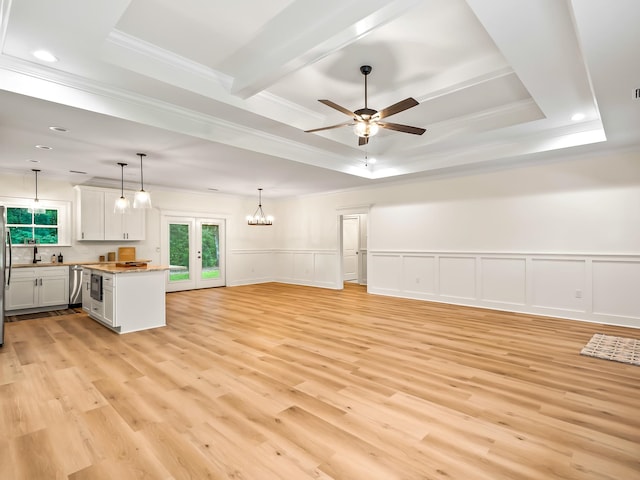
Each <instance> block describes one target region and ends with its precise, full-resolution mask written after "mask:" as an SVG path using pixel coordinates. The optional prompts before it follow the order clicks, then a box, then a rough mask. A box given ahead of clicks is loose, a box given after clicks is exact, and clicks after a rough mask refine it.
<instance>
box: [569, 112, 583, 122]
mask: <svg viewBox="0 0 640 480" xmlns="http://www.w3.org/2000/svg"><path fill="white" fill-rule="evenodd" d="M584 118H585V114H584V113H574V114H573V116H572V117H571V120H572V121H574V122H579V121H580V120H584Z"/></svg>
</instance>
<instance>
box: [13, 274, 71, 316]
mask: <svg viewBox="0 0 640 480" xmlns="http://www.w3.org/2000/svg"><path fill="white" fill-rule="evenodd" d="M68 304H69V267H33V268H14V269H13V270H12V272H11V284H10V285H9V288H8V289H7V290H6V297H5V309H6V310H7V311H13V310H26V309H46V308H45V307H51V308H56V307H57V308H66V306H67V305H68Z"/></svg>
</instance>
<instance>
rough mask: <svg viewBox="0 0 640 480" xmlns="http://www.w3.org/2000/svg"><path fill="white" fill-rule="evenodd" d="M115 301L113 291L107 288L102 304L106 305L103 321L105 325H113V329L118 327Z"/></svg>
mask: <svg viewBox="0 0 640 480" xmlns="http://www.w3.org/2000/svg"><path fill="white" fill-rule="evenodd" d="M114 301H115V298H114V295H113V289H111V288H105V289H104V294H103V299H102V303H103V304H104V313H103V319H104V322H105V323H107V324H109V325H111V326H112V327H115V326H116V325H117V324H116V318H115V308H114V307H115V304H114Z"/></svg>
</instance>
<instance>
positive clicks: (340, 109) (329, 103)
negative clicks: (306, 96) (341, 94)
mask: <svg viewBox="0 0 640 480" xmlns="http://www.w3.org/2000/svg"><path fill="white" fill-rule="evenodd" d="M318 101H319V102H320V103H324V104H325V105H326V106H327V107H331V108H335V109H336V110H338V111H339V112H342V113H344V114H345V115H349V116H350V117H353V118H357V117H358V116H357V115H356V114H355V113H353V112H352V111H351V110H347V109H346V108H344V107H341V106H340V105H338V104H337V103H333V102H332V101H331V100H318Z"/></svg>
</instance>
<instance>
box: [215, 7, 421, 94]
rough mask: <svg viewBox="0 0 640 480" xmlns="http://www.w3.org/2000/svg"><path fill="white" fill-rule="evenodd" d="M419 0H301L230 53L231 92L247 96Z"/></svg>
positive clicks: (404, 10)
mask: <svg viewBox="0 0 640 480" xmlns="http://www.w3.org/2000/svg"><path fill="white" fill-rule="evenodd" d="M419 3H420V2H419V0H394V1H389V0H350V1H345V0H325V1H323V2H308V1H301V0H298V1H296V2H294V3H292V4H291V5H290V6H289V7H287V8H286V9H284V10H283V11H282V12H281V13H280V14H279V15H278V16H276V17H275V18H273V20H271V21H270V22H269V23H267V24H266V25H265V27H264V29H262V31H261V32H260V33H259V34H258V35H257V36H256V37H254V38H253V39H252V40H251V42H249V43H247V44H246V45H244V46H243V47H242V48H240V49H239V50H238V51H236V52H234V53H233V54H232V55H230V60H229V61H228V62H227V64H226V65H225V67H224V68H223V70H224V71H233V72H235V74H234V75H233V76H234V77H235V80H234V82H233V86H232V88H231V93H232V94H233V95H236V96H238V97H240V98H245V99H246V98H249V97H251V96H253V95H255V94H257V93H258V92H260V91H262V90H265V89H266V88H268V87H269V86H270V85H273V84H274V83H276V82H277V81H278V80H279V79H280V78H282V77H284V76H286V75H287V74H289V73H291V72H293V71H296V70H298V69H300V68H302V67H304V66H307V65H310V64H313V63H314V62H316V61H318V60H320V59H321V58H324V57H326V56H327V55H329V54H331V53H333V52H335V51H337V50H339V49H341V48H344V46H346V45H348V44H350V43H352V42H354V41H356V40H358V39H359V38H362V37H363V36H364V35H366V34H367V33H369V32H371V31H372V30H374V29H376V28H378V27H380V26H382V25H384V24H386V23H387V22H389V21H391V20H394V19H395V18H397V17H399V16H400V15H402V14H404V13H406V12H407V10H409V9H411V8H413V7H414V6H416V5H417V4H419Z"/></svg>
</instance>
